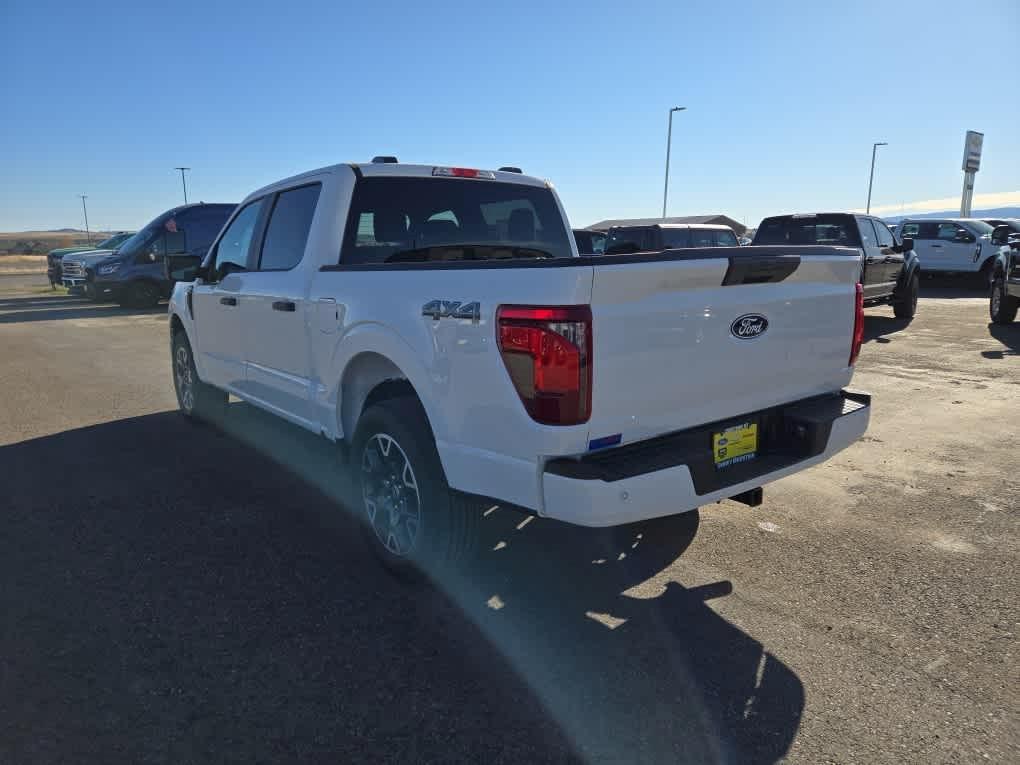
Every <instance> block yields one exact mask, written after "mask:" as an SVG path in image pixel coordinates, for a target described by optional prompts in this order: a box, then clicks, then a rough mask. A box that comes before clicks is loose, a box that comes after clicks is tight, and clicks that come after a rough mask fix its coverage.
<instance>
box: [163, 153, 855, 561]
mask: <svg viewBox="0 0 1020 765" xmlns="http://www.w3.org/2000/svg"><path fill="white" fill-rule="evenodd" d="M853 255H854V252H853V251H852V250H847V249H844V248H837V247H791V246H783V247H757V248H754V247H716V248H705V249H684V250H668V251H663V252H653V253H642V254H637V255H620V256H611V255H599V256H591V257H581V256H579V255H578V254H577V251H576V248H575V244H574V241H573V238H572V236H571V228H570V226H569V224H568V222H567V220H566V216H565V214H564V212H563V208H562V206H561V204H560V201H559V199H558V197H557V195H556V193H555V192H554V190H553V189H552V187H551V185H550V184H548V183H547V182H545V181H542V180H539V179H536V178H531V177H528V176H525V175H520V174H516V173H509V172H500V171H488V170H476V169H470V168H459V167H433V166H420V165H402V164H394V163H390V162H385V163H381V164H374V163H373V164H368V163H366V164H354V165H347V164H344V165H335V166H332V167H327V168H323V169H320V170H315V171H312V172H309V173H306V174H304V175H299V176H296V177H293V178H289V179H287V180H284V181H280V182H279V183H275V184H273V185H270V186H267V187H265V188H262V189H260V190H258V191H256V192H254V193H253V194H251V195H250V196H249V197H248V198H247V199H245V200H244V202H243V203H242V204H241V205H240V206H239V207H238V209H237V210H236V212H235V213H234V214H233V216H232V217H231V219H230V221H229V222H228V224H227V225H226V227H225V228H224V230H223V231H222V232H221V234H220V236H219V237H218V239H217V241H216V242H215V243H214V244H213V246H212V248H211V249H210V251H209V254H208V256H207V257H206V258H205V260H204V261H203V262H202V263H201V264H199V263H198V261H197V259H196V258H194V257H169V258H168V259H167V268H168V272H169V273H168V276H169V277H170V278H172V279H174V280H175V281H177V284H176V285H175V287H174V291H173V295H172V298H171V301H170V307H169V323H170V343H171V357H172V370H173V383H174V387H175V390H176V393H177V399H178V402H179V405H180V408H181V410H182V411H183V412H184V413H185V414H186V415H188V416H192V417H211V418H216V417H218V416H221V414H222V408H223V407H224V405H225V403H226V399H227V394H228V393H232V394H234V395H236V396H238V397H239V398H241V399H243V400H244V401H247V402H250V403H251V404H253V405H255V406H258V407H261V408H263V409H265V410H267V411H269V412H272V413H274V414H277V415H279V416H280V417H283V418H285V419H286V420H289V421H290V422H292V423H295V424H297V425H299V426H301V427H303V428H307V429H308V430H310V431H312V432H313V433H317V434H322V435H323V436H325V437H326V438H327V439H330V440H334V441H338V442H342V444H343V448H344V449H345V450H346V452H347V453H348V458H349V461H350V464H351V466H352V468H353V473H354V479H355V481H356V483H357V486H358V496H359V497H360V506H359V507H358V508H357V510H358V513H359V515H360V516H361V517H362V519H363V520H364V529H365V532H366V538H367V539H369V540H370V543H371V544H372V546H373V549H374V550H375V551H376V552H377V554H378V555H379V556H380V557H381V558H382V560H383V561H384V562H386V563H387V565H390V566H393V567H395V568H399V569H404V570H414V569H415V567H416V566H418V567H423V568H424V569H426V570H427V571H433V570H434V569H433V566H445V565H448V564H450V563H452V562H454V561H457V560H459V559H461V557H462V556H463V555H464V554H465V553H466V552H467V551H469V550H470V549H471V548H472V541H473V539H474V529H475V523H476V522H477V520H478V516H479V515H480V513H477V512H474V511H473V510H472V509H471V508H472V507H473V504H472V502H473V500H477V499H478V497H485V498H493V499H494V500H495V501H497V502H501V503H505V504H508V505H512V506H515V507H517V508H522V509H525V510H527V511H530V512H533V513H536V514H538V515H540V516H548V517H550V518H557V519H560V520H563V521H567V522H570V523H574V524H580V525H584V526H611V525H616V524H625V523H629V522H631V521H638V520H641V519H647V518H652V517H656V516H663V515H671V514H675V513H682V512H686V511H690V510H694V509H696V508H698V507H699V506H700V505H703V504H707V503H711V502H715V501H717V500H721V499H726V498H734V499H738V500H740V501H743V502H746V503H748V504H757V503H758V502H760V496H761V491H760V487H761V486H762V485H763V484H765V483H768V482H770V481H774V480H776V479H778V478H781V477H783V476H786V475H789V474H791V473H794V472H796V471H799V470H803V469H805V468H807V467H810V466H811V465H815V464H817V463H819V462H821V461H823V460H825V459H827V458H829V457H831V456H832V455H833V454H835V453H836V452H838V451H840V450H841V449H844V448H846V447H847V446H848V445H850V444H851V443H852V442H853V441H854V440H855V439H857V438H858V437H859V436H860V435H861V434H862V433H864V431H865V429H866V428H867V425H868V419H869V413H870V398H869V397H868V396H867V395H866V394H860V393H853V392H849V391H847V390H845V389H844V388H845V386H847V385H848V384H849V382H850V379H851V377H852V376H853V371H854V362H855V359H856V358H857V354H858V351H859V349H860V346H861V340H862V334H863V312H862V302H863V295H862V292H861V289H860V286H859V285H858V276H859V271H860V263H859V258H855V257H853ZM192 279H193V280H194V281H191V280H192ZM469 500H470V501H469Z"/></svg>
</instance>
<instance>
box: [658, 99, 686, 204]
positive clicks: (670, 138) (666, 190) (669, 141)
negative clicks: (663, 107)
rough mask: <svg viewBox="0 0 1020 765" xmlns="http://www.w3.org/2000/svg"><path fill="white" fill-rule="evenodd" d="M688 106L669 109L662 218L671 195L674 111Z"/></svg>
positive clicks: (679, 110) (680, 110) (682, 109)
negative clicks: (670, 166)
mask: <svg viewBox="0 0 1020 765" xmlns="http://www.w3.org/2000/svg"><path fill="white" fill-rule="evenodd" d="M686 109H687V107H686V106H674V107H673V108H672V109H670V110H669V130H668V131H666V183H665V184H664V185H663V188H662V219H663V220H665V219H666V197H667V196H668V195H669V150H670V147H671V145H672V143H673V112H682V111H684V110H686Z"/></svg>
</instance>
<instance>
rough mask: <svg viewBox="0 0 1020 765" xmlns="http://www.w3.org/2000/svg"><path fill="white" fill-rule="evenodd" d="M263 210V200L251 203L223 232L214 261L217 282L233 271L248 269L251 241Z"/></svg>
mask: <svg viewBox="0 0 1020 765" xmlns="http://www.w3.org/2000/svg"><path fill="white" fill-rule="evenodd" d="M261 209H262V200H261V199H257V200H255V201H254V202H249V203H248V204H247V205H245V207H244V208H243V209H242V210H241V212H239V213H238V214H237V216H236V217H235V218H234V220H233V221H231V223H230V225H229V226H228V227H227V230H226V231H224V232H223V236H221V237H220V241H219V243H218V244H217V245H216V254H215V256H214V260H213V273H214V274H215V277H214V278H215V279H216V280H218V279H220V278H222V277H223V276H224V275H225V274H226V273H227V272H228V271H229V270H231V269H232V270H241V271H243V270H245V269H246V268H248V252H249V250H250V249H251V240H252V237H253V236H254V235H255V225H256V224H257V223H258V219H259V210H261Z"/></svg>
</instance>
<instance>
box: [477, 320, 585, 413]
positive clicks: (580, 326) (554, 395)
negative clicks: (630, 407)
mask: <svg viewBox="0 0 1020 765" xmlns="http://www.w3.org/2000/svg"><path fill="white" fill-rule="evenodd" d="M496 326H497V330H496V331H497V335H496V339H497V341H498V343H499V351H500V354H501V355H502V357H503V363H504V364H505V365H506V370H507V372H508V373H509V374H510V380H511V381H512V382H513V384H514V388H515V389H516V390H517V395H519V396H520V397H521V402H522V403H523V404H524V408H525V409H526V410H527V412H528V414H529V415H531V418H532V419H533V420H536V421H537V422H541V423H544V424H546V425H578V424H580V423H582V422H587V421H588V417H590V416H591V372H592V358H591V351H592V343H591V308H590V307H589V306H586V305H580V306H564V307H557V308H550V307H545V306H517V305H505V306H500V308H499V310H498V311H496Z"/></svg>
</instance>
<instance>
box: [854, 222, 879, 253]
mask: <svg viewBox="0 0 1020 765" xmlns="http://www.w3.org/2000/svg"><path fill="white" fill-rule="evenodd" d="M857 226H858V228H859V229H860V231H861V245H862V246H864V247H876V246H878V239H876V238H875V227H874V226H872V225H871V220H870V219H868V218H858V219H857Z"/></svg>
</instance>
